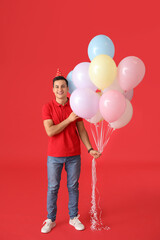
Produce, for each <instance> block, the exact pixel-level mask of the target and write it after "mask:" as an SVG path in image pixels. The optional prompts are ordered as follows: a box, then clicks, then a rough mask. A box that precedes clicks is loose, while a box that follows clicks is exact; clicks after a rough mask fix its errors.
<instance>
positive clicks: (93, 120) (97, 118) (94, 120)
mask: <svg viewBox="0 0 160 240" xmlns="http://www.w3.org/2000/svg"><path fill="white" fill-rule="evenodd" d="M102 119H103V117H102V114H101V113H100V111H98V112H97V113H96V115H95V116H93V117H92V118H90V119H86V120H87V121H88V122H90V123H94V124H95V123H98V122H99V121H100V120H102Z"/></svg>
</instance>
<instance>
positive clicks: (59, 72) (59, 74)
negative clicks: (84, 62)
mask: <svg viewBox="0 0 160 240" xmlns="http://www.w3.org/2000/svg"><path fill="white" fill-rule="evenodd" d="M58 76H62V73H61V71H60V70H59V68H57V73H56V76H55V77H58Z"/></svg>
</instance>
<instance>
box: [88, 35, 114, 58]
mask: <svg viewBox="0 0 160 240" xmlns="http://www.w3.org/2000/svg"><path fill="white" fill-rule="evenodd" d="M114 52H115V48H114V44H113V42H112V40H111V39H110V38H109V37H107V36H105V35H97V36H95V37H94V38H92V40H91V41H90V43H89V45H88V56H89V59H90V60H91V61H92V60H93V58H95V57H96V56H98V55H100V54H106V55H109V56H110V57H111V58H113V57H114Z"/></svg>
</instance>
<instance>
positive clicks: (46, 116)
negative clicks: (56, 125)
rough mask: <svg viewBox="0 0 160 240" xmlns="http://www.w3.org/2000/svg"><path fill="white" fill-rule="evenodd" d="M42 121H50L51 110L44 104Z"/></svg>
mask: <svg viewBox="0 0 160 240" xmlns="http://www.w3.org/2000/svg"><path fill="white" fill-rule="evenodd" d="M42 119H43V120H46V119H52V114H51V108H50V106H49V104H44V105H43V107H42Z"/></svg>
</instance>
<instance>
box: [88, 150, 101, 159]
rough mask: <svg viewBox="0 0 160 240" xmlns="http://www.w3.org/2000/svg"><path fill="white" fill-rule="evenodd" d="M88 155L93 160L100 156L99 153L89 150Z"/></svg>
mask: <svg viewBox="0 0 160 240" xmlns="http://www.w3.org/2000/svg"><path fill="white" fill-rule="evenodd" d="M89 153H90V154H91V156H92V157H93V158H94V159H96V158H99V157H100V156H101V153H100V152H98V151H96V150H91V151H90V152H89Z"/></svg>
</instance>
